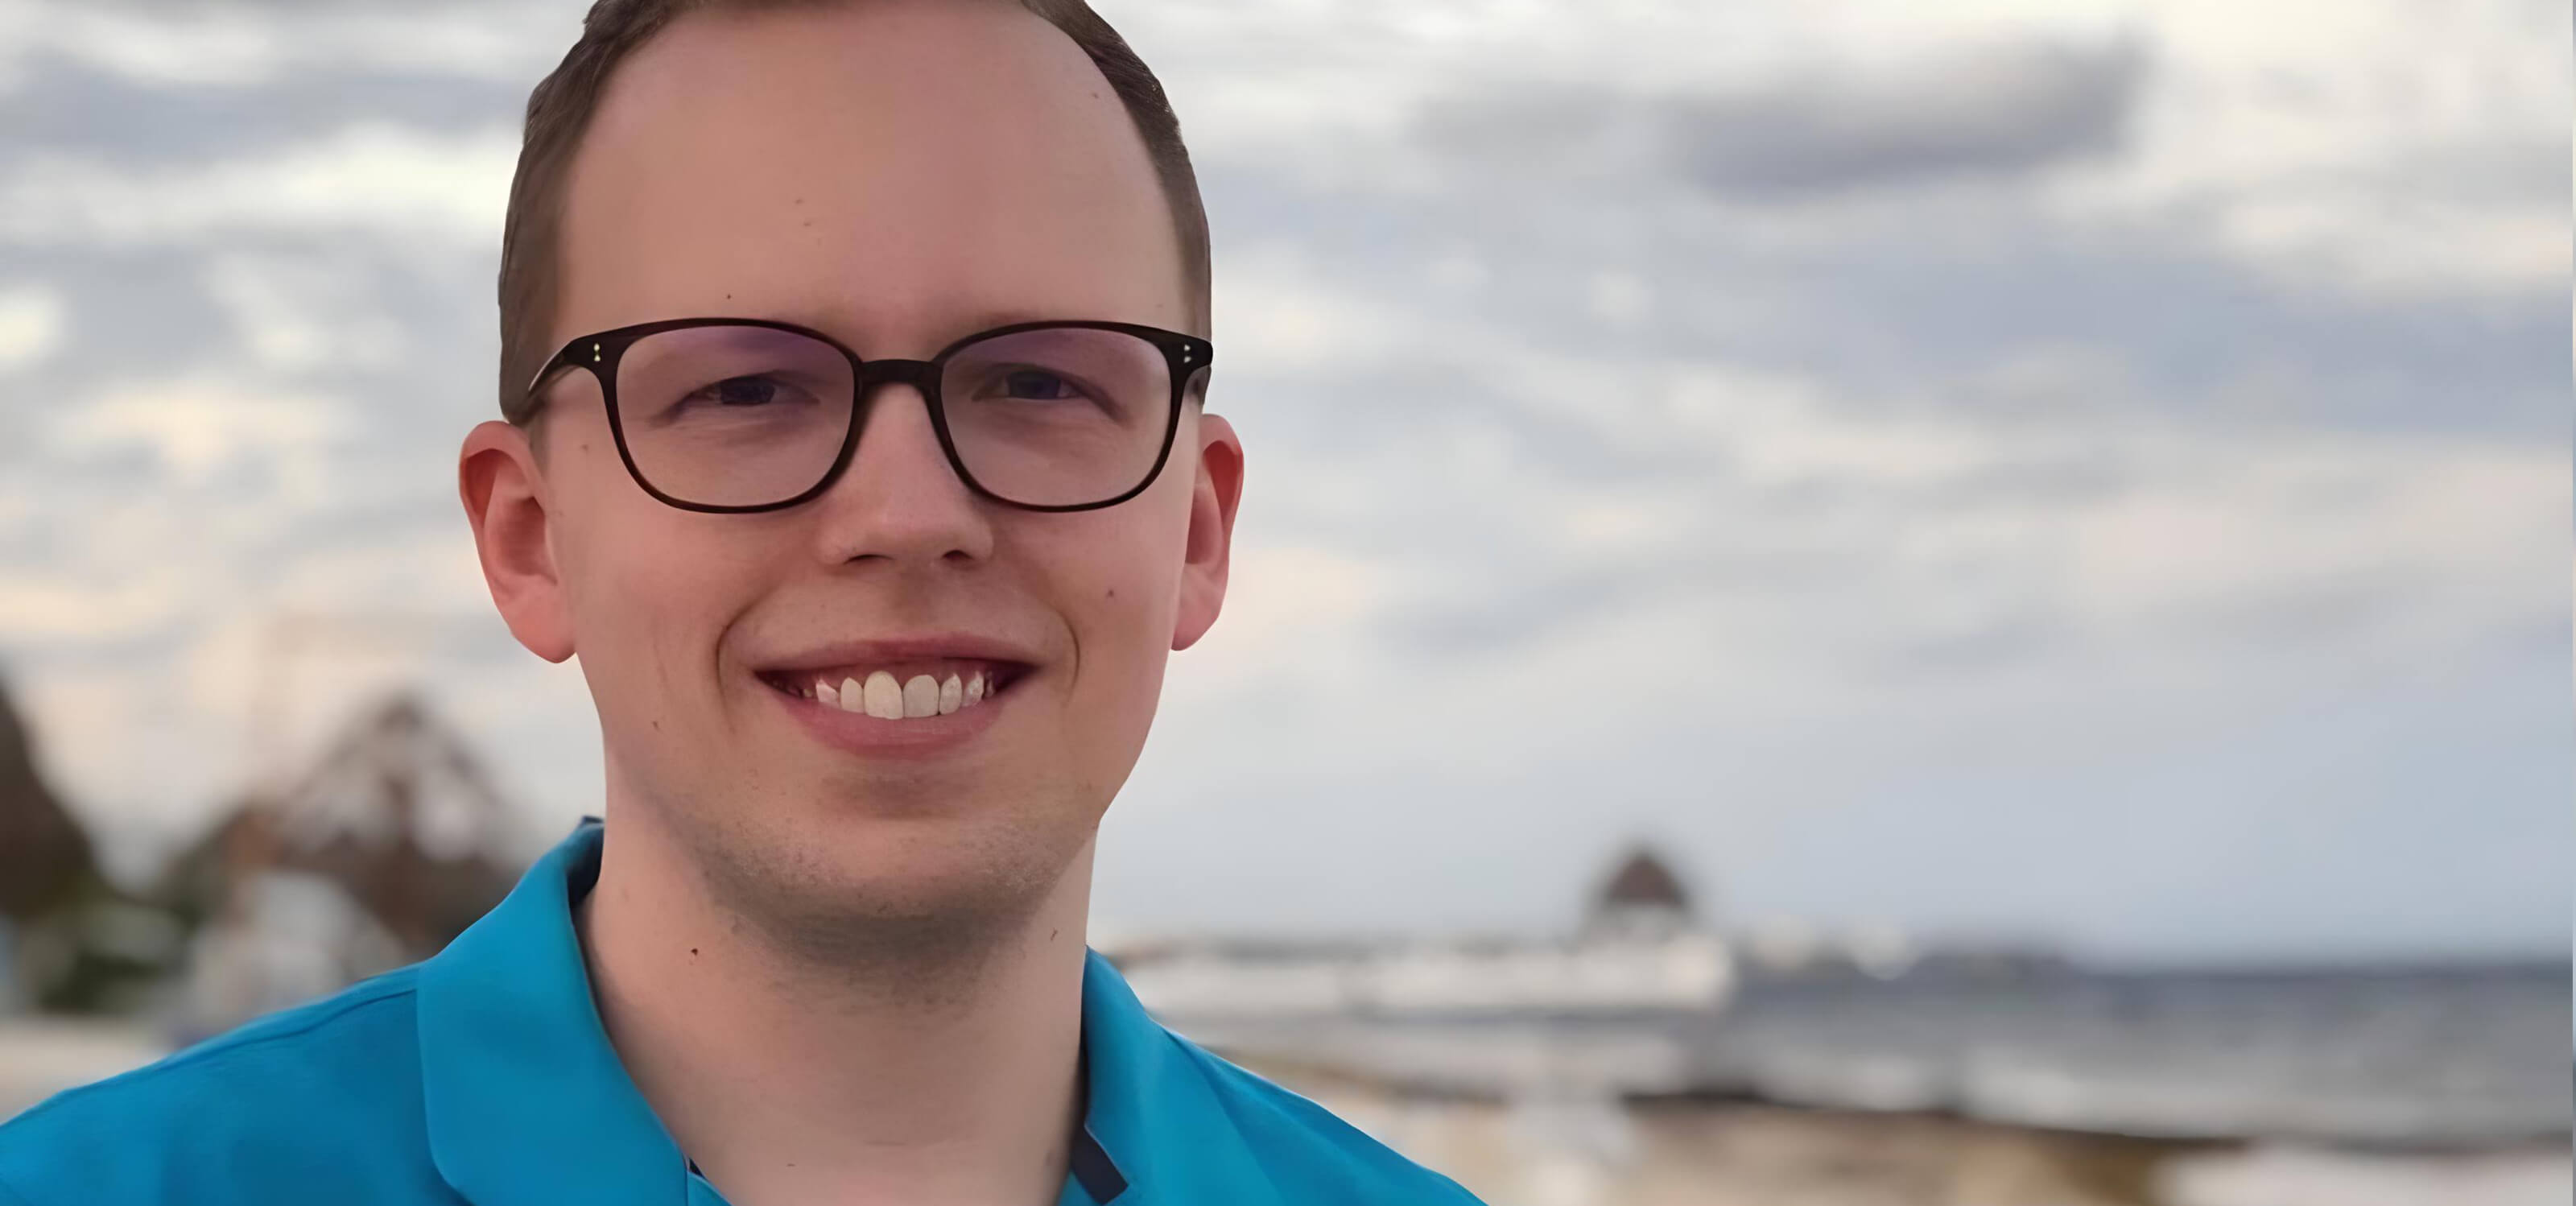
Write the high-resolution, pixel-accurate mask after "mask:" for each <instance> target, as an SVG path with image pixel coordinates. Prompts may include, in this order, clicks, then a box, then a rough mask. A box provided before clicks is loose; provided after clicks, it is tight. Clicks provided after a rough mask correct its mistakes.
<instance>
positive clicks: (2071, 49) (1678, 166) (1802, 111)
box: [1415, 40, 2150, 200]
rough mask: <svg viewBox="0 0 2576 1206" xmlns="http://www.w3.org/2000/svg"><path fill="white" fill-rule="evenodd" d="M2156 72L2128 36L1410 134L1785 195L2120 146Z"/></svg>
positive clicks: (1500, 112) (1430, 120)
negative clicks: (1641, 168)
mask: <svg viewBox="0 0 2576 1206" xmlns="http://www.w3.org/2000/svg"><path fill="white" fill-rule="evenodd" d="M2149 66H2150V58H2149V55H2148V54H2147V52H2146V50H2145V48H2144V46H2143V45H2142V44H2140V43H2138V42H2135V41H2121V42H2113V43H2108V44H2103V45H2098V46H2081V45H2070V44H2066V43H2062V42H2057V41H2045V40H2027V41H2019V42H1998V43H1992V44H1988V45H1984V46H1978V47H1973V48H1968V49H1962V50H1957V51H1953V52H1949V53H1946V54H1943V55H1940V56H1938V57H1934V58H1929V59H1925V60H1921V61H1918V62H1915V63H1912V64H1908V65H1904V66H1900V67H1894V68H1885V69H1870V70H1863V69H1856V68H1829V69H1824V70H1820V71H1816V72H1812V73H1806V74H1799V75H1791V76H1783V77H1780V78H1778V79H1775V80H1771V81H1765V82H1760V83H1750V84H1738V85H1727V86H1721V87H1716V88H1712V89H1710V90H1708V91H1704V92H1695V93H1668V94H1661V95H1634V94H1627V93H1621V92H1616V91H1610V90H1605V89H1600V88H1595V87H1588V86H1587V87H1568V86H1563V85H1553V84H1531V83H1527V82H1523V83H1519V84H1512V85H1503V86H1488V87H1486V88H1484V89H1482V90H1479V91H1476V92H1472V93H1465V94H1455V95H1450V96H1446V97H1441V98H1438V99H1436V100H1434V101H1433V102H1432V103H1430V104H1429V105H1428V106H1426V107H1425V109H1424V110H1423V112H1422V114H1421V115H1420V117H1419V120H1418V122H1417V125H1416V127H1415V137H1416V140H1417V142H1418V143H1419V144H1420V145H1422V146H1424V147H1426V148H1430V149H1432V150H1433V151H1435V152H1437V153H1443V154H1448V155H1456V156H1466V157H1471V158H1478V159H1492V160H1497V161H1500V162H1508V163H1515V164H1518V165H1520V166H1521V167H1522V168H1523V169H1525V170H1527V169H1533V168H1535V167H1536V166H1537V165H1546V166H1547V167H1549V168H1552V169H1557V170H1564V169H1569V168H1570V169H1571V170H1572V171H1573V172H1574V173H1575V174H1578V175H1581V174H1587V173H1593V172H1607V173H1610V174H1613V175H1617V174H1622V173H1623V172H1633V171H1634V170H1635V169H1636V168H1637V167H1639V166H1645V167H1648V168H1650V169H1653V170H1654V171H1656V172H1657V174H1661V175H1666V176H1670V177H1673V178H1676V179H1679V180H1682V181H1685V182H1688V183H1690V184H1693V185H1696V186H1698V187H1701V188H1704V189H1707V190H1710V191H1712V192H1715V193H1718V194H1721V195H1728V196H1735V197H1740V198H1745V199H1753V200H1794V199H1797V198H1801V197H1809V196H1815V195H1819V194H1830V193H1836V192H1844V191H1851V190H1860V189H1869V188H1877V187H1887V186H1900V185H1908V184H1914V183H1919V182H1922V181H1926V180H1937V179H1949V178H1959V177H2015V176H2021V175H2025V174H2028V173H2031V172H2034V171H2039V170H2042V169H2046V168H2050V167H2054V166H2057V165H2059V164H2062V163H2067V162H2072V161H2079V160H2083V159H2088V158H2095V157H2100V156H2105V155H2111V154H2116V153H2117V152H2119V151H2120V150H2121V149H2122V147H2123V146H2124V145H2125V144H2126V140H2127V136H2128V129H2129V125H2130V119H2131V117H2132V114H2133V113H2134V111H2135V109H2136V108H2137V102H2138V98H2139V97H2140V95H2141V94H2142V93H2143V92H2144V90H2145V84H2146V82H2147V77H2148V68H2149ZM1640 160H1643V161H1645V162H1644V163H1643V164H1642V165H1641V164H1640V163H1639V161H1640Z"/></svg>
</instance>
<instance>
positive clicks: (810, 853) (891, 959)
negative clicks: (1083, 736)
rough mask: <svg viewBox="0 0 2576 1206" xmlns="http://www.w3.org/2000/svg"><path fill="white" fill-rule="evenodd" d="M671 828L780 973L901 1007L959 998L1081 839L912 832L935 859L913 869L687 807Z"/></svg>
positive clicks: (1019, 831)
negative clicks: (689, 812)
mask: <svg viewBox="0 0 2576 1206" xmlns="http://www.w3.org/2000/svg"><path fill="white" fill-rule="evenodd" d="M888 823H896V822H888ZM678 828H679V829H680V831H681V832H682V834H683V835H684V837H685V839H686V844H687V846H688V847H689V850H688V854H689V861H690V862H691V863H693V864H694V865H695V866H696V868H697V870H698V873H699V874H700V876H701V877H702V881H703V886H704V891H705V893H706V896H707V899H708V900H709V901H710V902H711V903H712V904H714V905H715V906H716V908H717V909H718V910H719V911H720V912H721V913H722V914H723V915H724V916H725V918H726V920H727V923H728V924H729V925H730V927H731V928H732V930H733V932H734V933H735V934H736V935H737V936H739V937H740V938H742V939H743V940H745V941H747V942H751V943H755V944H757V945H759V946H760V947H763V948H765V949H767V950H769V951H770V952H772V953H773V954H774V955H775V956H776V957H777V958H778V959H779V961H780V962H781V963H782V964H783V965H784V966H782V968H781V970H782V971H789V972H790V974H792V975H793V976H794V977H795V978H796V979H799V980H805V981H808V982H816V981H823V982H832V983H836V984H838V985H840V986H841V987H845V988H849V989H855V990H858V991H859V993H860V995H861V996H863V997H866V998H868V999H872V1000H876V1001H878V1002H880V1003H882V1004H886V1005H903V1006H909V1007H941V1006H946V1005H954V1004H959V1003H962V1002H963V1001H965V1000H967V999H970V998H971V997H972V995H973V993H974V991H975V988H976V986H977V985H978V984H979V983H980V982H981V981H982V979H983V977H984V974H985V971H986V969H987V968H988V967H989V966H990V965H991V964H992V963H993V961H994V960H995V959H996V958H997V957H999V956H1000V955H1002V954H1004V953H1006V952H1007V951H1008V950H1009V949H1010V948H1011V947H1012V946H1013V944H1015V943H1018V942H1020V941H1023V940H1024V939H1025V937H1026V933H1027V929H1028V926H1029V924H1030V919H1031V917H1032V916H1033V915H1034V914H1035V913H1036V912H1037V910H1038V909H1039V908H1040V907H1042V906H1043V905H1044V903H1045V902H1046V900H1047V898H1048V897H1049V896H1050V894H1052V893H1053V891H1054V890H1055V888H1056V886H1057V885H1058V883H1059V882H1060V881H1061V880H1062V878H1063V876H1064V874H1065V873H1066V871H1067V870H1068V869H1069V868H1070V866H1071V862H1072V859H1073V857H1074V855H1075V854H1076V853H1078V851H1079V845H1080V843H1079V840H1078V835H1073V834H1061V835H1059V834H1053V833H1050V832H1048V831H1044V830H1041V829H1037V828H1013V829H1004V830H1001V831H998V832H997V831H994V830H991V829H985V830H982V831H976V830H966V831H963V832H949V833H938V834H936V835H931V836H926V837H925V838H924V840H926V841H931V842H935V843H936V844H937V848H936V849H935V851H932V852H929V853H927V854H925V856H924V857H925V860H926V861H935V862H936V863H937V864H938V865H939V869H937V870H935V871H924V870H923V869H921V868H920V867H918V866H902V865H880V866H871V865H869V863H870V860H868V859H864V858H854V857H851V856H848V855H846V854H842V853H840V852H837V851H835V850H833V849H831V848H830V846H829V845H828V842H829V838H828V837H826V836H823V835H812V834H799V833H795V832H792V831H782V828H783V827H781V826H779V825H778V824H777V823H775V822H769V823H763V822H754V821H749V820H743V819H715V820H712V821H710V820H709V819H707V818H703V817H698V818H690V819H687V820H683V821H682V822H681V824H680V825H679V826H678ZM892 848H893V849H898V850H899V849H900V848H901V844H900V843H897V844H894V845H893V846H892ZM878 861H880V862H882V863H885V864H898V863H901V862H903V861H904V860H903V859H902V857H901V856H900V855H899V854H891V855H885V856H882V857H881V858H880V859H879V860H878ZM790 969H792V971H790Z"/></svg>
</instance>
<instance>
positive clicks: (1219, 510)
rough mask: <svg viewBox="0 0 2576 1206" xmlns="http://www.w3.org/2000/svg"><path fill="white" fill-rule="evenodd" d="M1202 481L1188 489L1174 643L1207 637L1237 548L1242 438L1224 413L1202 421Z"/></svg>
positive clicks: (1174, 645)
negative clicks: (1187, 518)
mask: <svg viewBox="0 0 2576 1206" xmlns="http://www.w3.org/2000/svg"><path fill="white" fill-rule="evenodd" d="M1196 459H1197V469H1198V480H1197V482H1196V483H1195V484H1193V485H1192V487H1191V490H1190V531H1189V540H1188V543H1187V545H1186V547H1185V551H1184V553H1183V562H1182V566H1181V606H1180V611H1179V613H1178V614H1177V615H1176V616H1175V617H1174V622H1173V625H1172V648H1174V649H1187V648H1189V647H1190V646H1192V645H1195V644H1197V643H1198V642H1199V638H1200V637H1203V636H1206V635H1207V631H1208V629H1209V628H1211V627H1213V626H1214V625H1215V624H1216V616H1217V612H1218V611H1219V610H1220V609H1221V608H1222V607H1223V606H1224V604H1225V578H1226V570H1227V564H1228V561H1229V559H1230V558H1231V556H1232V554H1233V550H1234V512H1235V507H1236V504H1238V503H1240V502H1241V501H1242V499H1243V443H1242V441H1241V440H1239V439H1237V438H1236V437H1235V434H1234V425H1233V424H1231V423H1228V422H1226V421H1225V419H1224V418H1223V417H1222V416H1219V415H1211V414H1204V413H1203V414H1201V415H1200V416H1199V422H1198V456H1197V458H1196Z"/></svg>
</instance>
